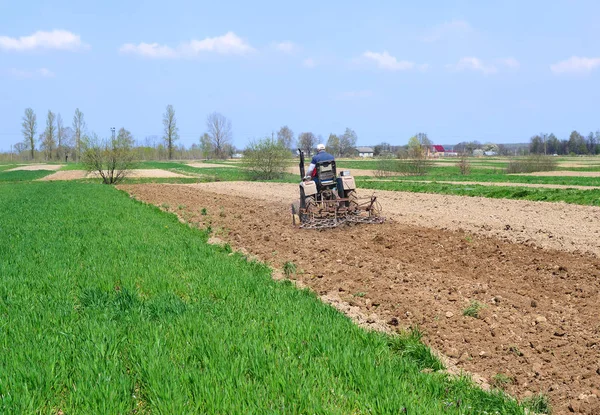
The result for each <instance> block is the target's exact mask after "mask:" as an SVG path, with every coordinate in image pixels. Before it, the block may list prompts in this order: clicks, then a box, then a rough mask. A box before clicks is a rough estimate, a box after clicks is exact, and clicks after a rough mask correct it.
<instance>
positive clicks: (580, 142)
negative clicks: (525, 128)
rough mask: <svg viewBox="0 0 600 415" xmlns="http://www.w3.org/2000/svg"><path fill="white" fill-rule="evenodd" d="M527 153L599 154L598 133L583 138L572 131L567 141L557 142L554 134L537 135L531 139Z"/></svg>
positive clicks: (599, 137) (599, 141)
mask: <svg viewBox="0 0 600 415" xmlns="http://www.w3.org/2000/svg"><path fill="white" fill-rule="evenodd" d="M529 151H530V152H531V153H533V154H560V155H567V154H591V155H594V154H600V131H596V133H595V134H594V133H589V134H588V135H587V137H584V136H583V135H581V134H580V133H579V132H577V131H573V132H572V133H571V134H570V135H569V138H568V139H567V140H559V139H558V138H557V137H556V136H555V135H554V134H552V133H550V134H545V133H542V134H537V135H534V136H533V137H531V140H530V143H529Z"/></svg>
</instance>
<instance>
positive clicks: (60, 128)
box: [56, 113, 65, 160]
mask: <svg viewBox="0 0 600 415" xmlns="http://www.w3.org/2000/svg"><path fill="white" fill-rule="evenodd" d="M64 135H65V127H64V125H63V120H62V117H61V116H60V113H59V114H57V115H56V144H57V146H56V157H57V158H58V160H62V158H63V152H64V151H63V146H64V142H63V139H64Z"/></svg>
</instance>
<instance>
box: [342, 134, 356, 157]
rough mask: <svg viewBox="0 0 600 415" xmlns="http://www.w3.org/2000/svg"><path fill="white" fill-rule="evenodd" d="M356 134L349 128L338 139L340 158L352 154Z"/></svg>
mask: <svg viewBox="0 0 600 415" xmlns="http://www.w3.org/2000/svg"><path fill="white" fill-rule="evenodd" d="M356 140H357V137H356V133H355V132H354V130H351V129H350V128H346V131H344V134H342V135H341V137H340V155H342V156H351V155H353V154H354V149H355V147H356Z"/></svg>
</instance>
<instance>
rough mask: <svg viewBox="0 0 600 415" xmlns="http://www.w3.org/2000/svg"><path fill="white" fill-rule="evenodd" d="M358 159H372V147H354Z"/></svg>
mask: <svg viewBox="0 0 600 415" xmlns="http://www.w3.org/2000/svg"><path fill="white" fill-rule="evenodd" d="M356 151H357V152H358V157H373V153H374V150H373V148H372V147H356Z"/></svg>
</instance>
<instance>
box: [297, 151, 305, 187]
mask: <svg viewBox="0 0 600 415" xmlns="http://www.w3.org/2000/svg"><path fill="white" fill-rule="evenodd" d="M298 154H299V155H300V180H303V179H304V176H305V174H304V173H305V172H304V151H302V150H301V149H298Z"/></svg>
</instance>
